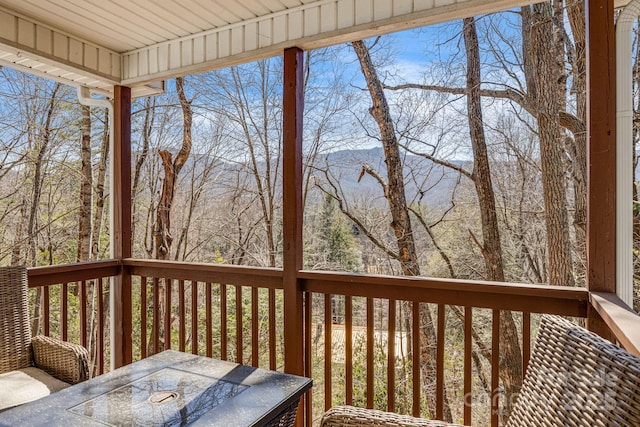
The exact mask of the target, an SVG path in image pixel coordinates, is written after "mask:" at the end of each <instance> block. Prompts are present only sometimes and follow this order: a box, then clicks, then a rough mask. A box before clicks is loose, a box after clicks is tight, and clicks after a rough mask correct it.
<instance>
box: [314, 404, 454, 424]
mask: <svg viewBox="0 0 640 427" xmlns="http://www.w3.org/2000/svg"><path fill="white" fill-rule="evenodd" d="M320 425H321V427H403V426H405V427H455V426H458V424H449V423H445V422H443V421H437V420H426V419H424V418H415V417H411V416H409V415H398V414H395V413H393V412H384V411H378V410H376V409H362V408H356V407H353V406H335V407H333V408H331V409H329V410H328V411H327V412H325V414H324V416H323V417H322V422H321V424H320Z"/></svg>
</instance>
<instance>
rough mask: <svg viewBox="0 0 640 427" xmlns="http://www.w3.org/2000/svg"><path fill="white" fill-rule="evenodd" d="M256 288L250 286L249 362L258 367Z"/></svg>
mask: <svg viewBox="0 0 640 427" xmlns="http://www.w3.org/2000/svg"><path fill="white" fill-rule="evenodd" d="M259 320H260V319H259V318H258V288H256V287H252V288H251V363H252V364H253V366H255V367H258V365H259V364H260V360H259V353H258V339H259V335H258V321H259Z"/></svg>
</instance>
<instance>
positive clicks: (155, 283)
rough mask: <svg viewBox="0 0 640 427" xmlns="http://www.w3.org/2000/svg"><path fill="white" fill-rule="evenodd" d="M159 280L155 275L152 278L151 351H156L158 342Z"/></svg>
mask: <svg viewBox="0 0 640 427" xmlns="http://www.w3.org/2000/svg"><path fill="white" fill-rule="evenodd" d="M159 288H160V281H159V280H158V278H157V277H154V278H153V326H152V330H151V332H152V334H153V337H152V340H153V353H152V354H155V353H157V352H158V345H159V344H160V325H159V324H158V323H159V321H160V293H159V290H160V289H159Z"/></svg>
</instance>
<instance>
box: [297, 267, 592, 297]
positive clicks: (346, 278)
mask: <svg viewBox="0 0 640 427" xmlns="http://www.w3.org/2000/svg"><path fill="white" fill-rule="evenodd" d="M298 277H300V278H301V279H303V280H323V281H331V282H340V283H341V284H344V285H349V284H350V283H353V284H355V283H358V284H368V285H386V286H389V285H391V286H405V287H417V288H422V289H434V290H436V289H438V290H439V289H442V290H447V291H462V292H464V291H469V290H473V291H474V292H482V293H493V294H512V295H531V296H549V297H554V298H560V299H569V300H579V301H588V300H589V291H588V290H587V289H586V288H582V287H568V286H566V287H565V286H552V285H545V284H525V283H512V282H490V281H484V280H464V279H448V278H436V277H424V276H414V277H407V276H389V275H382V274H358V273H338V272H329V271H322V272H320V271H312V270H303V271H300V273H299V274H298ZM390 281H393V283H390Z"/></svg>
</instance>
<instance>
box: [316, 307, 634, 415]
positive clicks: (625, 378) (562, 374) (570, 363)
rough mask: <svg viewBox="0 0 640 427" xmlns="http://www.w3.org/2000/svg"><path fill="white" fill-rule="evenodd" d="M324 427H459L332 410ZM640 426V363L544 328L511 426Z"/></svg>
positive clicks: (547, 323) (565, 324)
mask: <svg viewBox="0 0 640 427" xmlns="http://www.w3.org/2000/svg"><path fill="white" fill-rule="evenodd" d="M321 425H322V427H338V426H340V427H356V426H379V427H383V426H384V427H392V426H393V427H397V426H421V427H426V426H429V427H436V426H455V425H456V424H447V423H444V422H442V421H429V420H425V419H421V418H413V417H410V416H406V415H397V414H391V413H388V412H383V411H376V410H370V409H360V408H354V407H351V406H340V407H334V408H331V409H330V410H329V411H327V412H326V413H325V415H324V417H323V419H322V424H321ZM523 426H589V427H591V426H620V427H622V426H625V427H632V426H635V427H637V426H640V358H637V357H635V356H633V355H631V354H629V353H627V352H626V351H625V350H623V349H621V348H620V347H618V346H616V345H614V344H611V343H610V342H607V341H605V340H603V339H602V338H600V337H599V336H597V335H595V334H593V333H591V332H589V331H587V330H585V329H583V328H580V327H578V326H576V325H574V324H573V323H571V322H569V321H567V320H565V319H563V318H561V317H558V316H550V315H545V316H543V318H542V322H541V324H540V332H539V334H538V338H537V340H536V345H535V349H534V351H533V353H532V357H531V361H530V364H529V368H528V370H527V374H526V377H525V380H524V383H523V385H522V390H521V392H520V395H519V397H518V400H517V402H516V404H515V406H514V410H513V412H512V415H511V417H510V418H509V421H508V422H507V427H523Z"/></svg>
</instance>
